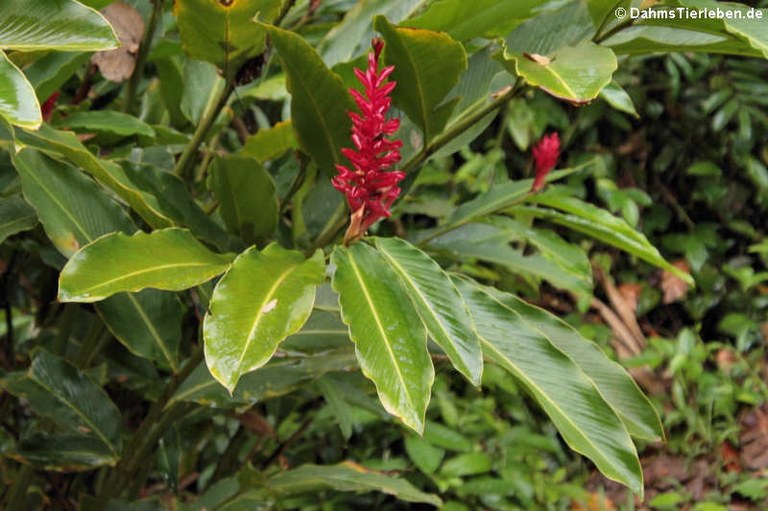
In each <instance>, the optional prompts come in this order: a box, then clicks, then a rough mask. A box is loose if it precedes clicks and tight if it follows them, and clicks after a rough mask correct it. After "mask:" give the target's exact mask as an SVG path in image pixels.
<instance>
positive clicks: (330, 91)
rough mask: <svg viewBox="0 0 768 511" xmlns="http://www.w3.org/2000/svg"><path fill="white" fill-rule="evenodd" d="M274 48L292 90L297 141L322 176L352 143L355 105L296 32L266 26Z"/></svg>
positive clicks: (290, 90) (340, 160)
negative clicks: (342, 149) (352, 117)
mask: <svg viewBox="0 0 768 511" xmlns="http://www.w3.org/2000/svg"><path fill="white" fill-rule="evenodd" d="M266 28H267V32H268V33H269V37H270V40H271V42H272V45H273V46H274V47H275V48H276V49H277V51H278V53H279V55H280V60H281V62H282V63H283V70H284V71H285V74H286V75H287V76H288V83H287V86H288V91H289V92H290V93H291V117H292V122H293V126H294V127H295V128H296V134H297V136H298V140H299V144H300V145H301V147H302V149H304V151H306V152H307V153H309V154H310V155H311V156H312V157H313V158H314V159H315V161H316V162H317V165H318V167H319V168H320V170H321V173H322V174H323V175H325V176H329V175H332V174H335V172H336V171H335V170H334V165H335V164H337V163H338V164H343V163H344V162H345V161H346V159H345V158H344V157H343V156H342V154H341V148H342V147H348V146H351V144H352V143H351V141H350V139H349V136H350V131H351V129H352V124H351V121H350V120H349V117H348V116H347V112H350V111H352V110H353V109H354V108H355V106H354V102H353V101H352V98H351V96H350V95H349V93H348V92H347V91H346V89H345V88H344V85H343V84H342V82H341V78H339V77H338V76H337V75H336V74H334V73H333V72H331V71H329V70H328V68H327V67H326V66H325V64H323V61H322V60H321V59H320V56H319V55H318V54H317V52H316V51H315V50H314V49H313V48H312V47H311V46H309V45H308V44H307V42H306V41H305V40H304V39H303V38H302V37H301V36H299V35H298V34H295V33H293V32H289V31H287V30H282V29H279V28H277V27H271V26H267V27H266Z"/></svg>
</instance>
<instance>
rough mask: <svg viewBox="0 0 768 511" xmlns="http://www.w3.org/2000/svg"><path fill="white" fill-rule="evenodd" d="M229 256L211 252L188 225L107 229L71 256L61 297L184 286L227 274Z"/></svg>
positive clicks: (83, 298) (93, 297) (87, 298)
mask: <svg viewBox="0 0 768 511" xmlns="http://www.w3.org/2000/svg"><path fill="white" fill-rule="evenodd" d="M231 261H232V255H231V254H216V253H214V252H211V251H210V250H208V249H207V248H206V247H205V246H204V245H202V244H201V243H200V242H199V241H197V240H196V239H195V238H194V237H193V236H192V234H190V232H189V231H187V230H185V229H175V228H173V229H162V230H159V231H154V232H152V233H149V234H147V233H145V232H141V231H139V232H137V233H136V234H134V235H133V236H127V235H125V234H123V233H113V234H108V235H106V236H103V237H101V238H99V239H97V240H96V241H94V242H92V243H90V244H89V245H86V246H85V247H83V248H82V249H80V251H78V252H77V253H76V254H75V255H74V256H72V258H71V259H70V260H69V261H67V264H66V265H65V266H64V268H63V269H62V270H61V276H60V279H59V300H60V301H62V302H97V301H99V300H103V299H104V298H106V297H108V296H111V295H113V294H115V293H120V292H123V291H132V292H136V291H141V290H142V289H144V288H148V287H151V288H155V289H165V290H167V291H181V290H183V289H188V288H190V287H193V286H196V285H198V284H202V283H203V282H207V281H209V280H211V279H212V278H213V277H215V276H217V275H219V274H221V273H223V272H224V271H225V270H226V269H227V267H228V266H229V263H230V262H231Z"/></svg>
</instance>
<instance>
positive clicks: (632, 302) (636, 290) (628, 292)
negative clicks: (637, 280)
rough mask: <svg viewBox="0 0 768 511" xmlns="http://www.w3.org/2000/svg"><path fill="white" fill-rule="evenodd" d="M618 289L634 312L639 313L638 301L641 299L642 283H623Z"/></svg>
mask: <svg viewBox="0 0 768 511" xmlns="http://www.w3.org/2000/svg"><path fill="white" fill-rule="evenodd" d="M617 289H618V290H619V294H621V296H622V298H624V302H625V303H626V304H627V306H628V307H629V308H630V309H631V310H632V312H633V313H637V302H638V301H639V300H640V294H641V293H642V292H643V286H641V285H640V284H621V285H620V286H619V287H618V288H617Z"/></svg>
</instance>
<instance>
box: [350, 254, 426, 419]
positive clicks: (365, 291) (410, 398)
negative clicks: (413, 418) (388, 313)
mask: <svg viewBox="0 0 768 511" xmlns="http://www.w3.org/2000/svg"><path fill="white" fill-rule="evenodd" d="M347 255H348V258H349V264H350V267H351V268H352V271H353V272H354V274H355V278H356V279H357V281H358V282H359V283H360V289H361V290H362V291H363V296H364V297H365V300H366V302H367V303H368V308H369V309H370V311H371V313H372V314H373V319H374V322H375V323H376V327H377V329H378V330H379V334H380V335H381V338H382V340H383V341H384V342H383V344H384V346H385V347H386V349H387V354H388V355H389V358H390V359H391V361H392V365H393V366H394V368H395V373H396V374H397V378H398V380H400V384H401V387H402V388H403V390H404V391H405V395H406V396H407V397H408V403H409V404H410V406H411V409H413V410H416V409H417V408H416V406H415V404H414V401H413V396H411V394H410V392H408V386H407V385H406V384H405V378H403V373H402V372H401V371H400V366H399V365H398V364H397V358H396V357H395V353H394V351H392V346H390V343H389V337H387V334H386V330H385V329H384V325H383V324H382V323H381V318H380V317H379V314H378V312H377V310H376V307H375V306H374V303H373V299H372V298H371V294H370V292H369V291H368V287H367V286H366V285H365V280H364V279H363V276H362V275H361V274H360V270H359V269H358V267H357V263H356V262H355V258H354V256H353V255H352V253H351V252H349V251H348V252H347Z"/></svg>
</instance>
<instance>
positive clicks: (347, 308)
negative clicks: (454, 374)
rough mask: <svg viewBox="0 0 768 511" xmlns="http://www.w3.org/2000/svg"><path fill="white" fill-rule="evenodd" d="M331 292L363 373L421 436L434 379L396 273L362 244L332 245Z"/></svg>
mask: <svg viewBox="0 0 768 511" xmlns="http://www.w3.org/2000/svg"><path fill="white" fill-rule="evenodd" d="M332 263H333V264H334V265H335V266H336V271H335V273H334V275H333V289H334V290H335V291H336V292H337V293H339V303H340V305H341V317H342V320H343V321H344V323H346V324H347V325H348V326H349V334H350V338H351V339H352V342H354V343H355V348H356V354H357V358H358V361H359V362H360V367H361V369H362V371H363V374H364V375H365V376H366V377H368V378H369V379H371V380H372V381H373V383H374V384H376V390H377V392H378V394H379V399H380V400H381V403H382V405H384V408H385V409H386V410H387V411H388V412H389V413H390V414H392V415H394V416H396V417H398V418H399V419H400V420H401V421H403V423H404V424H405V425H406V426H408V427H410V428H412V429H414V430H416V431H417V432H419V433H421V432H422V431H423V430H424V415H425V413H426V410H427V404H428V403H429V398H430V394H431V388H432V382H433V380H434V375H435V372H434V368H433V367H432V360H431V358H430V357H429V353H428V352H427V345H426V331H425V329H424V326H423V325H422V324H421V321H420V320H419V317H418V315H417V314H416V312H415V311H414V310H413V307H412V306H411V303H410V299H409V298H408V295H407V293H406V292H405V290H404V289H403V288H402V285H401V284H400V283H399V278H398V276H397V274H396V273H395V272H394V270H392V269H391V268H390V266H389V265H388V264H387V262H386V260H384V258H383V256H382V255H380V254H379V253H378V252H377V251H376V250H375V249H374V248H372V247H370V246H369V245H366V244H365V243H355V244H354V245H352V246H351V247H349V248H347V247H336V249H335V250H334V252H333V256H332Z"/></svg>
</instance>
